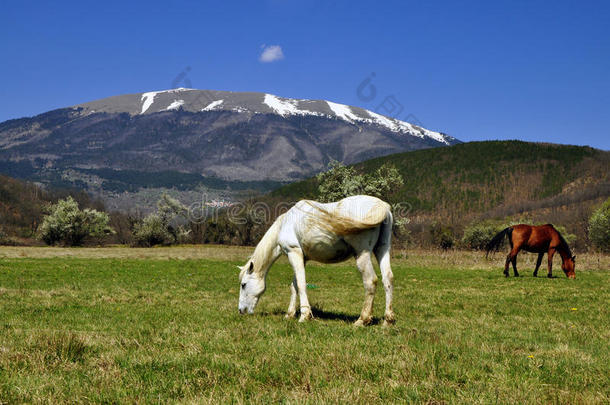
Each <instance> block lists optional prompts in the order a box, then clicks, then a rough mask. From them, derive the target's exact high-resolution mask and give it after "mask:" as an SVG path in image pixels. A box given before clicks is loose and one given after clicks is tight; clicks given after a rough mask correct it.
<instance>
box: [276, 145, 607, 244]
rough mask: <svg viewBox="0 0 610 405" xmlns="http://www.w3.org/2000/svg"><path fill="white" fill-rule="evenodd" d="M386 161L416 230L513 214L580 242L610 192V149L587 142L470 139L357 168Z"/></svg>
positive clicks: (289, 193)
mask: <svg viewBox="0 0 610 405" xmlns="http://www.w3.org/2000/svg"><path fill="white" fill-rule="evenodd" d="M384 163H389V164H392V165H394V166H395V167H396V168H397V169H398V170H399V172H400V173H401V175H402V176H403V179H404V185H403V186H402V187H401V188H400V189H398V190H396V191H395V192H394V193H392V195H391V196H390V197H389V198H390V199H391V202H394V203H395V202H405V203H408V204H410V206H411V207H412V210H411V217H412V224H413V225H412V226H413V228H414V229H413V230H414V231H417V230H418V228H425V226H426V225H430V224H431V223H442V224H445V225H447V226H450V227H453V228H455V229H460V228H463V227H464V226H465V224H467V223H469V222H471V221H476V220H483V219H488V218H506V217H511V218H515V219H523V220H524V221H526V220H527V221H531V222H555V223H559V224H562V225H564V226H566V227H567V228H568V230H569V231H570V232H572V233H575V234H577V235H578V236H579V238H580V239H581V242H582V241H583V239H586V235H585V233H586V229H585V228H586V220H587V218H588V216H589V215H590V213H591V210H592V208H593V207H594V206H595V205H596V204H598V203H599V202H601V201H602V200H603V198H604V197H607V196H609V195H610V178H609V173H610V152H607V151H601V150H597V149H593V148H589V147H580V146H569V145H555V144H542V143H529V142H521V141H487V142H470V143H464V144H459V145H455V146H450V147H445V148H434V149H426V150H419V151H414V152H406V153H399V154H394V155H390V156H386V157H383V158H376V159H372V160H368V161H366V162H363V163H360V164H357V165H355V168H356V169H357V170H358V171H360V172H365V173H371V172H373V171H374V170H376V169H377V168H379V167H380V166H381V165H382V164H384ZM271 196H272V198H273V199H285V200H296V199H300V198H316V196H317V180H316V179H315V178H310V179H308V180H305V181H301V182H297V183H292V184H289V185H287V186H284V187H281V188H279V189H277V190H276V191H274V192H272V193H271ZM418 224H419V226H418ZM419 230H420V231H421V229H419Z"/></svg>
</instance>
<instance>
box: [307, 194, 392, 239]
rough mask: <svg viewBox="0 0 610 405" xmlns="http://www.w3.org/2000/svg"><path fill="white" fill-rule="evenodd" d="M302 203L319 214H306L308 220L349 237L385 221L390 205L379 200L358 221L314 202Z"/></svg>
mask: <svg viewBox="0 0 610 405" xmlns="http://www.w3.org/2000/svg"><path fill="white" fill-rule="evenodd" d="M304 202H305V203H306V204H307V205H309V206H310V207H312V208H313V209H314V210H316V211H317V212H318V213H319V215H318V216H316V215H312V214H310V213H307V214H308V220H309V221H312V222H313V223H314V224H315V225H318V226H319V227H321V228H323V229H326V230H328V231H331V232H333V233H335V234H337V235H350V234H355V233H358V232H360V231H363V230H365V229H370V228H374V227H376V226H377V225H379V224H380V223H382V222H383V221H384V220H385V219H386V217H387V215H388V212H389V211H390V209H391V208H390V204H388V203H386V202H385V201H382V200H379V202H380V203H378V204H375V205H374V206H373V208H371V209H370V210H369V212H368V213H367V214H366V216H365V217H364V219H363V220H359V219H355V218H350V217H347V216H345V215H341V214H339V213H338V212H337V210H335V211H334V212H330V211H328V210H326V209H324V208H322V207H321V206H320V205H319V204H315V202H314V201H310V200H304Z"/></svg>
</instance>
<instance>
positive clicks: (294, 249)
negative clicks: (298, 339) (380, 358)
mask: <svg viewBox="0 0 610 405" xmlns="http://www.w3.org/2000/svg"><path fill="white" fill-rule="evenodd" d="M391 237H392V212H391V210H390V205H389V204H388V203H386V202H384V201H382V200H380V199H378V198H375V197H370V196H366V195H359V196H353V197H348V198H345V199H343V200H341V201H338V202H334V203H328V204H322V203H319V202H315V201H307V200H303V201H299V202H298V203H297V204H296V205H295V206H294V207H292V208H291V209H290V210H288V212H286V213H285V214H283V215H280V216H279V217H278V218H277V219H276V220H275V222H274V223H273V225H271V227H270V228H269V229H268V230H267V232H266V233H265V235H264V236H263V238H262V239H261V241H260V242H259V244H258V245H257V246H256V249H255V250H254V253H253V254H252V256H251V257H250V258H249V259H248V261H247V262H246V264H245V265H244V266H242V267H239V266H238V267H239V269H240V273H239V280H240V283H241V288H240V291H239V312H240V313H241V314H244V313H246V312H248V313H253V312H254V307H255V306H256V304H257V303H258V300H259V298H260V297H261V295H262V294H263V293H264V292H265V287H266V286H265V280H266V277H267V273H268V271H269V268H270V267H271V265H272V264H273V263H274V262H275V261H276V260H277V259H278V257H280V255H281V254H282V253H284V254H286V255H287V256H288V261H289V262H290V265H291V266H292V268H293V270H294V279H293V281H292V284H291V286H290V291H291V296H290V305H289V306H288V311H287V313H286V317H287V318H292V317H294V316H295V315H296V302H297V294H298V296H299V300H300V312H301V317H300V319H299V322H304V321H306V320H308V319H311V318H312V313H311V307H310V305H309V300H308V299H307V290H306V288H307V283H306V281H305V263H306V262H307V260H315V261H318V262H322V263H336V262H341V261H344V260H346V259H348V258H350V257H352V256H353V257H355V258H356V265H357V266H358V270H360V273H361V274H362V282H363V284H364V305H363V307H362V312H361V313H360V317H359V318H358V320H357V321H356V323H355V324H356V325H358V326H361V325H367V324H369V323H370V322H371V320H372V310H373V298H374V296H375V286H376V284H377V275H376V274H375V269H374V268H373V263H372V261H371V256H372V253H374V254H375V257H376V258H377V261H378V263H379V267H380V268H381V275H382V281H383V287H384V289H385V299H386V302H385V320H384V325H387V324H390V323H394V322H395V318H394V311H393V310H392V292H393V288H394V283H393V278H394V276H393V275H392V268H391V267H390V243H391Z"/></svg>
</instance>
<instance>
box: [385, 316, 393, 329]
mask: <svg viewBox="0 0 610 405" xmlns="http://www.w3.org/2000/svg"><path fill="white" fill-rule="evenodd" d="M395 323H396V319H393V318H392V319H387V318H386V319H384V320H383V326H384V327H386V328H387V327H389V326H393V325H394V324H395Z"/></svg>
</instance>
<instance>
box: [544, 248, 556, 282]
mask: <svg viewBox="0 0 610 405" xmlns="http://www.w3.org/2000/svg"><path fill="white" fill-rule="evenodd" d="M554 254H555V249H553V248H551V249H549V253H548V259H549V273H548V274H547V275H546V276H547V277H548V278H553V255H554Z"/></svg>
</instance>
